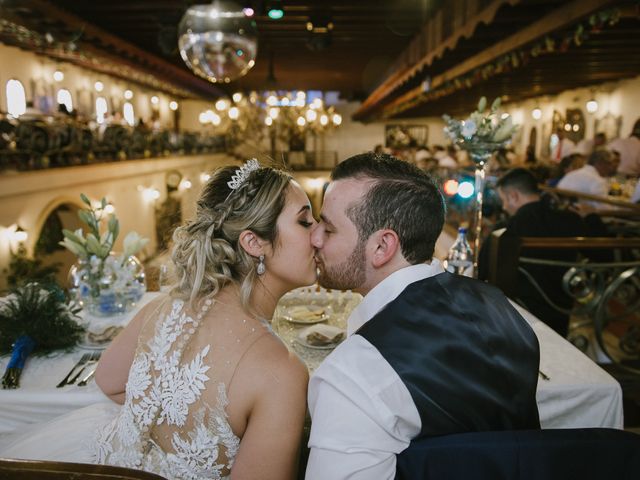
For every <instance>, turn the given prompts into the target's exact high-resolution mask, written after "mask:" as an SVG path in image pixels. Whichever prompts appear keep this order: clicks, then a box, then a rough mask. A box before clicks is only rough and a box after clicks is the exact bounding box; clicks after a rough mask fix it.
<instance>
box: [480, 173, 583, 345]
mask: <svg viewBox="0 0 640 480" xmlns="http://www.w3.org/2000/svg"><path fill="white" fill-rule="evenodd" d="M496 187H497V191H498V196H499V197H500V200H501V201H502V209H503V210H504V211H505V212H506V213H507V214H508V215H509V219H508V221H507V223H506V225H503V227H504V228H506V230H505V231H504V233H503V235H506V236H512V237H582V236H586V235H587V234H588V233H589V231H588V228H587V226H586V224H585V222H584V221H583V219H582V218H581V217H580V216H579V215H578V214H576V213H574V212H570V211H567V210H558V209H556V208H553V207H551V206H550V205H549V203H548V202H545V201H543V200H542V199H541V197H540V190H539V189H538V182H537V180H536V178H535V176H534V175H533V174H532V173H531V172H530V171H529V170H527V169H524V168H514V169H512V170H510V171H508V172H507V173H505V174H504V175H503V176H502V177H501V178H500V179H499V180H498V183H497V184H496ZM490 244H491V237H489V238H488V239H487V241H485V242H484V244H483V246H482V249H481V250H480V258H479V262H478V263H479V265H478V267H479V268H478V270H479V273H478V278H479V279H481V280H485V279H486V278H487V277H488V275H489V265H488V264H489V251H490V248H491V247H490ZM522 255H523V256H526V257H533V258H541V259H546V260H556V261H567V262H574V261H576V257H577V252H575V251H571V250H561V249H559V250H549V249H538V250H536V249H529V250H526V251H525V252H523V254H522ZM526 270H527V272H528V274H529V275H525V274H523V273H519V275H518V285H517V296H518V297H517V300H518V301H519V302H520V303H522V304H524V306H525V307H526V308H527V310H529V311H530V312H531V313H533V314H534V315H535V316H536V317H538V318H539V319H540V320H542V321H543V322H545V323H546V324H547V325H549V326H550V327H551V328H553V329H554V330H555V331H556V332H557V333H558V334H559V335H561V336H563V337H566V336H567V332H568V328H569V314H568V313H565V312H564V311H561V310H559V309H557V308H554V307H553V306H552V305H551V304H550V303H549V302H548V301H547V300H546V299H545V296H546V297H547V298H548V299H550V300H551V301H552V302H553V303H554V304H555V305H557V306H558V307H560V308H562V309H564V310H570V309H571V307H572V305H573V300H572V299H571V298H570V297H569V296H568V295H567V294H566V293H564V291H563V289H562V276H563V275H564V273H565V272H566V270H567V269H566V268H564V267H549V266H546V265H544V266H543V265H527V266H526ZM540 290H542V292H544V295H543V294H542V293H541V292H540Z"/></svg>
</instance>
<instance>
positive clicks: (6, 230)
mask: <svg viewBox="0 0 640 480" xmlns="http://www.w3.org/2000/svg"><path fill="white" fill-rule="evenodd" d="M28 238H29V234H28V233H27V232H26V230H24V229H23V228H21V227H20V226H19V225H16V224H15V223H14V224H13V225H11V226H9V227H1V226H0V240H1V241H2V243H4V244H5V245H8V246H9V248H11V249H13V248H15V247H17V246H19V245H20V244H21V243H24V242H26V241H27V239H28Z"/></svg>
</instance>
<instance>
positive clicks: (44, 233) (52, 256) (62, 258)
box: [33, 203, 83, 287]
mask: <svg viewBox="0 0 640 480" xmlns="http://www.w3.org/2000/svg"><path fill="white" fill-rule="evenodd" d="M78 210H79V208H78V206H77V205H74V204H71V203H61V204H60V205H58V206H57V207H55V208H54V209H53V210H52V211H51V212H50V213H49V215H47V217H46V219H45V220H44V223H43V224H42V228H41V229H40V233H39V234H38V237H37V240H36V243H35V246H34V249H33V256H34V258H36V259H38V260H40V261H41V262H42V266H43V267H45V266H49V265H56V264H57V265H58V273H57V275H56V280H57V281H58V283H59V284H60V285H61V286H63V287H66V284H67V274H68V272H69V268H71V265H73V264H74V263H75V262H76V261H77V258H76V256H75V255H74V254H73V253H71V252H70V251H69V250H67V249H66V248H64V247H62V246H61V245H60V244H59V242H61V241H62V239H63V238H64V237H63V235H62V230H63V229H67V230H71V231H74V230H77V229H78V228H82V226H83V224H82V222H80V219H79V218H78Z"/></svg>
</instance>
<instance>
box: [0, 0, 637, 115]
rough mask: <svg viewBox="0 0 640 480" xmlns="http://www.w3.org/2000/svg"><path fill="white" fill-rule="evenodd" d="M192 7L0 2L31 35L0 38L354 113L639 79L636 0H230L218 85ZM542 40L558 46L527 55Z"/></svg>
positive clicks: (132, 72)
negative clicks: (188, 53)
mask: <svg viewBox="0 0 640 480" xmlns="http://www.w3.org/2000/svg"><path fill="white" fill-rule="evenodd" d="M196 3H207V0H200V1H199V2H198V1H193V0H189V1H187V0H183V1H178V0H91V1H79V0H56V1H54V0H0V20H2V19H6V20H8V21H10V22H13V24H20V25H24V26H25V27H26V28H27V29H29V30H28V31H30V32H37V35H39V37H38V36H37V35H36V34H33V35H31V37H36V38H35V39H34V38H31V37H30V36H29V35H26V37H25V34H20V33H16V32H15V31H10V32H9V33H7V32H8V30H7V28H4V30H3V28H1V27H2V25H0V41H1V42H4V43H7V44H14V45H17V46H20V47H21V48H31V49H33V50H36V51H39V52H40V53H44V54H45V55H49V56H52V57H54V58H58V59H60V60H67V61H72V62H74V63H77V64H80V65H83V66H86V67H88V68H92V69H94V70H97V71H102V72H104V73H109V74H111V75H116V76H120V77H121V78H127V79H130V80H131V79H132V80H133V81H138V82H140V83H142V84H146V85H152V86H154V88H159V89H161V90H164V91H167V92H171V93H172V94H174V95H177V96H178V97H183V98H184V97H202V98H207V99H210V98H215V97H217V96H220V95H225V94H229V93H232V92H234V91H236V90H245V91H246V90H264V89H279V90H293V89H303V90H325V91H328V90H332V91H339V92H340V93H341V95H342V96H343V97H344V98H348V99H358V100H365V102H364V104H363V106H362V107H361V109H360V110H359V111H358V112H357V113H356V118H357V119H359V120H364V121H370V120H375V119H379V118H399V117H415V116H430V115H437V116H439V115H441V114H442V113H443V112H448V113H451V114H456V113H459V112H465V111H469V110H470V109H472V107H473V105H474V104H475V102H476V101H477V98H478V97H479V96H480V95H486V96H488V97H495V96H498V95H501V96H503V97H504V100H505V101H507V102H508V101H516V100H522V99H525V98H530V97H535V96H542V95H552V94H555V93H558V92H560V91H563V90H567V89H572V88H576V87H578V86H583V85H597V84H600V83H603V82H607V81H610V80H617V79H620V78H628V77H631V76H635V75H639V74H640V55H639V53H640V15H639V13H638V12H639V5H640V3H639V2H638V1H636V0H628V1H609V0H570V1H569V0H476V4H477V5H478V6H479V7H481V10H480V11H482V12H485V11H489V10H491V15H490V16H487V15H485V16H484V17H483V16H482V15H476V16H475V17H471V18H463V19H461V18H456V15H459V14H460V8H459V6H460V5H464V4H466V3H469V2H465V0H447V1H446V2H444V1H443V0H362V1H358V0H343V1H334V2H330V1H325V0H284V2H283V6H284V11H285V16H284V18H282V19H280V20H271V19H269V18H268V17H267V16H266V15H265V11H264V4H265V2H264V1H260V0H253V1H249V2H242V1H238V0H237V3H239V4H241V5H243V6H244V5H247V4H251V6H252V7H253V8H254V10H255V11H256V15H255V21H256V24H257V30H258V49H259V50H258V57H257V61H256V65H255V67H254V68H253V69H252V70H250V71H249V73H248V74H247V75H246V76H245V77H242V78H240V79H238V80H236V81H234V82H232V83H231V84H229V85H223V86H220V85H214V84H211V83H209V82H207V81H205V80H203V79H201V78H199V77H196V76H195V75H193V74H192V73H191V72H190V71H189V70H188V69H187V67H186V66H185V65H184V63H183V61H182V59H181V58H180V56H179V54H178V52H177V34H176V26H177V25H178V23H179V21H180V18H181V17H182V15H183V13H184V12H185V11H186V9H187V8H188V6H190V5H193V4H196ZM454 6H455V8H457V9H458V10H456V11H455V12H454V10H455V9H454ZM612 7H615V8H619V10H620V11H621V12H622V15H621V16H620V18H619V19H618V20H617V21H616V22H615V24H609V23H612V22H605V24H603V25H598V26H597V27H598V28H591V26H590V25H589V24H588V22H589V15H593V13H594V12H597V11H598V10H599V9H603V8H612ZM483 9H484V10H483ZM440 10H441V11H440ZM585 12H586V13H585ZM462 13H464V12H462ZM436 14H439V15H441V16H443V17H444V18H445V20H446V21H447V22H448V23H447V26H448V28H447V31H446V32H443V35H442V36H443V39H445V40H446V39H448V40H450V42H448V47H447V48H442V49H441V51H440V52H439V53H438V54H437V55H433V54H431V55H429V54H424V55H422V56H421V57H419V58H417V59H416V61H411V62H408V63H407V62H405V64H404V65H403V63H402V60H403V58H405V57H406V58H408V57H407V55H408V53H411V51H412V48H413V47H414V45H415V41H416V40H415V39H416V38H419V35H421V34H422V35H426V34H429V32H428V28H427V27H428V26H429V25H430V24H429V22H430V21H432V19H433V18H434V17H435V16H436ZM317 16H324V17H326V18H330V19H331V21H332V23H333V25H334V28H333V30H332V32H331V42H330V44H328V45H322V44H321V42H315V43H313V42H311V41H310V34H309V33H308V32H307V30H306V24H307V21H308V20H309V18H310V17H317ZM585 22H586V25H587V30H588V35H586V36H584V38H581V42H580V45H575V44H572V43H571V42H569V45H568V47H567V48H564V43H563V42H564V40H565V39H566V38H567V37H571V36H572V35H574V34H575V32H576V29H577V28H578V27H579V26H580V25H581V24H585ZM444 23H445V22H443V24H444ZM444 28H445V27H443V29H444ZM14 30H15V29H14ZM525 33H526V34H527V35H528V37H526V38H525V36H524V34H525ZM47 34H48V35H47ZM25 38H26V40H25ZM52 39H53V40H52ZM523 39H525V40H526V41H525V40H523ZM548 39H551V40H552V41H553V42H554V46H555V47H557V48H555V47H554V49H553V50H550V51H546V50H545V51H544V52H543V53H544V54H542V55H531V53H532V52H534V51H535V49H536V48H537V45H539V44H540V42H543V43H544V42H546V41H547V40H548ZM316 40H317V39H316ZM412 42H414V45H412ZM518 42H519V43H518ZM70 45H71V46H72V48H70V47H69V46H70ZM511 45H513V47H512V46H511ZM500 48H502V50H501V51H502V53H501V54H500V55H498V54H497V53H495V52H497V51H500ZM427 53H428V52H427ZM507 54H508V55H511V54H515V55H516V56H517V57H518V59H519V61H518V62H517V63H518V65H517V66H516V65H515V64H514V65H507V66H506V67H505V68H503V66H504V65H503V63H504V62H503V60H504V58H506V57H505V55H507ZM500 62H502V63H500ZM498 64H500V65H498ZM469 65H471V66H469ZM496 65H498V66H499V69H498V70H496V68H493V67H495V66H496ZM465 66H468V68H467V67H465ZM463 67H464V68H463ZM465 68H466V69H465ZM491 68H493V70H491ZM488 69H489V70H488ZM487 72H489V74H486V73H487ZM425 80H427V81H428V84H429V85H428V86H427V87H425ZM454 80H455V81H454Z"/></svg>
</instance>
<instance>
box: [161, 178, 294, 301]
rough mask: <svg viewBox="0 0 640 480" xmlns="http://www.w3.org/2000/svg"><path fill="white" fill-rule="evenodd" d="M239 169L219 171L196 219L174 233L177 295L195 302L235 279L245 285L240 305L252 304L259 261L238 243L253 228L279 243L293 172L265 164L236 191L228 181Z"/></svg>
mask: <svg viewBox="0 0 640 480" xmlns="http://www.w3.org/2000/svg"><path fill="white" fill-rule="evenodd" d="M237 168H238V167H234V166H230V167H223V168H221V169H219V170H218V171H216V172H215V174H214V175H213V176H212V178H211V179H210V180H209V182H208V183H207V184H206V185H205V187H204V189H203V191H202V194H201V195H200V198H199V199H198V203H197V209H196V216H195V219H193V220H191V221H190V222H188V223H186V224H185V225H183V226H181V227H178V228H177V229H176V230H175V232H174V234H173V248H172V251H171V258H172V260H173V263H174V265H175V273H176V285H175V287H174V288H173V290H172V294H173V295H175V296H177V297H179V298H183V299H185V300H187V299H188V300H189V302H190V303H192V304H193V303H194V302H195V301H196V300H197V299H199V298H202V297H204V296H213V295H215V294H216V293H218V291H219V290H220V289H221V288H222V287H224V286H225V285H227V284H229V283H235V284H237V285H239V287H240V301H241V304H242V305H243V307H245V308H250V306H249V298H250V297H251V291H252V289H253V285H254V282H255V281H256V278H257V273H256V265H257V260H256V259H255V258H253V257H252V256H251V255H249V254H248V253H247V252H246V251H245V250H244V248H242V246H241V245H240V244H239V242H238V239H239V236H240V233H241V232H242V231H243V230H251V231H252V232H254V233H255V234H256V235H258V236H259V237H260V238H262V239H264V240H268V241H269V242H271V244H272V245H273V246H274V248H275V246H276V239H277V236H278V231H277V228H276V221H277V220H278V216H279V215H280V213H281V212H282V209H283V208H284V204H285V194H286V190H287V188H288V186H289V182H290V181H291V176H290V175H289V174H287V173H285V172H283V171H281V170H276V169H274V168H270V167H262V168H259V169H257V170H255V171H253V172H251V173H250V174H249V175H248V177H247V178H246V180H245V181H244V182H243V183H242V184H241V185H240V186H239V187H238V188H237V189H235V190H231V189H230V188H229V186H228V185H227V182H228V181H230V180H231V177H232V176H233V175H234V174H235V172H236V170H237Z"/></svg>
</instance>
